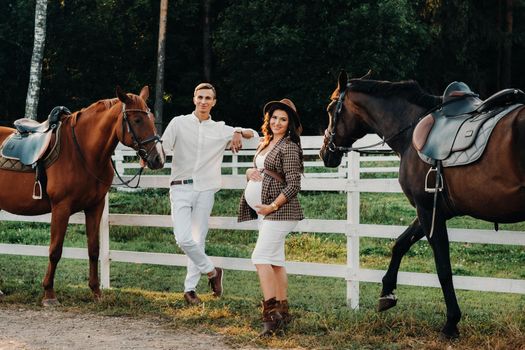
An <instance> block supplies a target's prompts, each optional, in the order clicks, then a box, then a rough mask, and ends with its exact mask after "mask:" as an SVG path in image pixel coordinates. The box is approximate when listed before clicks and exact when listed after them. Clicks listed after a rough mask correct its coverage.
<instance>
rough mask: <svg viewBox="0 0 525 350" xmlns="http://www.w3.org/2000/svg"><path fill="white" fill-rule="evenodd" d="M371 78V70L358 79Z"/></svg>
mask: <svg viewBox="0 0 525 350" xmlns="http://www.w3.org/2000/svg"><path fill="white" fill-rule="evenodd" d="M371 76H372V70H371V69H369V70H368V72H366V74H365V75H363V76H362V77H361V78H359V79H370V77H371Z"/></svg>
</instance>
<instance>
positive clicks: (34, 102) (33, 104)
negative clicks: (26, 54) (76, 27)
mask: <svg viewBox="0 0 525 350" xmlns="http://www.w3.org/2000/svg"><path fill="white" fill-rule="evenodd" d="M46 12H47V0H36V6H35V39H34V44H33V55H32V56H31V70H30V74H29V86H28V88H27V97H26V111H25V116H26V117H27V118H31V119H36V117H37V108H38V97H39V94H40V81H41V77H42V59H43V57H44V45H45V42H46Z"/></svg>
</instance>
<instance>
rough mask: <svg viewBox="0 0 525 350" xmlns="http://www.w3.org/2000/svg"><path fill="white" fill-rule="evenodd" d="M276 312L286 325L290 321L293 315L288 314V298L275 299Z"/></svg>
mask: <svg viewBox="0 0 525 350" xmlns="http://www.w3.org/2000/svg"><path fill="white" fill-rule="evenodd" d="M277 312H279V314H281V317H282V320H283V321H282V322H283V324H284V325H285V326H286V325H288V324H289V323H290V322H292V319H293V316H292V315H291V314H290V311H289V308H288V300H278V301H277Z"/></svg>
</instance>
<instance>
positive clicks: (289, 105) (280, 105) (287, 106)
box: [263, 98, 301, 129]
mask: <svg viewBox="0 0 525 350" xmlns="http://www.w3.org/2000/svg"><path fill="white" fill-rule="evenodd" d="M272 107H275V109H282V110H284V111H286V113H288V115H291V116H292V118H294V124H295V127H296V128H298V129H299V128H301V121H300V120H299V114H297V108H295V105H294V103H293V102H292V101H291V100H289V99H287V98H283V99H282V100H281V101H270V102H268V103H267V104H265V105H264V108H263V114H266V112H268V110H269V109H270V108H272Z"/></svg>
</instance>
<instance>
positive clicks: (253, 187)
mask: <svg viewBox="0 0 525 350" xmlns="http://www.w3.org/2000/svg"><path fill="white" fill-rule="evenodd" d="M261 192H262V181H253V180H250V181H248V184H247V185H246V189H245V190H244V198H245V199H246V203H248V205H249V206H250V207H251V208H252V209H253V210H257V208H256V207H255V206H256V205H261V204H262V198H261Z"/></svg>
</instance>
